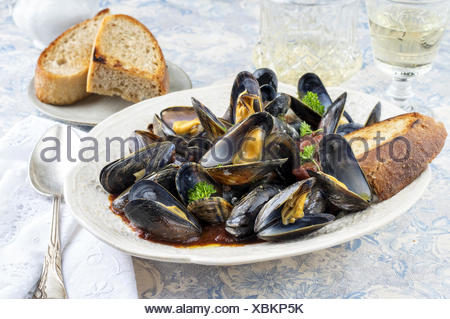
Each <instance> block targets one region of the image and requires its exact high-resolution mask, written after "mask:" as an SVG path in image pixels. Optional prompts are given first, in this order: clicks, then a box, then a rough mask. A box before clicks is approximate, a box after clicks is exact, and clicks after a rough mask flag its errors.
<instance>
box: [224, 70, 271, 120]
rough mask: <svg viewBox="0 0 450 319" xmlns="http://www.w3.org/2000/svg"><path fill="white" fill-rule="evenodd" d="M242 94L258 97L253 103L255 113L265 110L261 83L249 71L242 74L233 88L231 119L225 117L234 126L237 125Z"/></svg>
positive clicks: (237, 77)
mask: <svg viewBox="0 0 450 319" xmlns="http://www.w3.org/2000/svg"><path fill="white" fill-rule="evenodd" d="M242 94H247V95H252V96H254V97H257V99H256V100H254V102H253V110H252V111H253V113H256V112H261V111H262V110H263V106H262V105H261V103H262V101H261V90H260V89H259V83H258V81H257V80H256V79H255V77H254V76H253V75H252V74H251V73H250V72H247V71H243V72H240V73H239V74H238V75H237V76H236V79H235V80H234V83H233V87H232V88H231V97H230V107H229V108H230V112H229V114H230V118H229V119H228V118H227V116H226V115H224V117H225V119H226V120H229V121H230V122H231V123H232V124H235V123H236V122H237V121H236V107H237V104H238V101H239V99H240V98H241V95H242ZM258 99H259V100H258Z"/></svg>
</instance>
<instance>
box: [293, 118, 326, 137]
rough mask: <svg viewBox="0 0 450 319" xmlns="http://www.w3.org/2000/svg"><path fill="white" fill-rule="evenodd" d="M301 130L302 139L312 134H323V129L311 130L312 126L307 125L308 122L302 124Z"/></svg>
mask: <svg viewBox="0 0 450 319" xmlns="http://www.w3.org/2000/svg"><path fill="white" fill-rule="evenodd" d="M299 130H300V137H303V136H306V135H309V134H312V133H316V132H322V131H323V129H321V128H319V129H317V130H315V131H313V130H312V129H311V126H309V124H308V123H306V122H302V123H301V124H300V129H299Z"/></svg>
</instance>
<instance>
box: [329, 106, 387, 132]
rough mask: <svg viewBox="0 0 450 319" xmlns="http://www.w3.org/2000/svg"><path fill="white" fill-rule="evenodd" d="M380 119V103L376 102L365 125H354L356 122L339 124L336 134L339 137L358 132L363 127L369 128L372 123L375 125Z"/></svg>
mask: <svg viewBox="0 0 450 319" xmlns="http://www.w3.org/2000/svg"><path fill="white" fill-rule="evenodd" d="M380 117H381V103H380V102H378V103H377V104H376V105H375V106H374V107H373V109H372V111H371V112H370V114H369V116H368V117H367V120H366V122H365V124H364V125H363V124H360V123H356V122H351V123H345V124H341V125H339V126H338V128H337V131H336V133H338V134H339V135H342V136H344V135H346V134H349V133H351V132H354V131H356V130H359V129H361V128H363V127H365V126H369V125H372V124H374V123H377V122H379V121H380Z"/></svg>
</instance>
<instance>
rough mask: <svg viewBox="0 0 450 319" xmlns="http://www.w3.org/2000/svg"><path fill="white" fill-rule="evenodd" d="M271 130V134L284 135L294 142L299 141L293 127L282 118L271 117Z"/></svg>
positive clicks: (297, 132) (296, 131)
mask: <svg viewBox="0 0 450 319" xmlns="http://www.w3.org/2000/svg"><path fill="white" fill-rule="evenodd" d="M272 120H273V129H272V132H274V133H276V132H279V133H284V134H287V135H289V136H290V137H292V138H293V139H294V140H298V139H300V134H299V131H298V130H297V129H295V127H294V126H292V125H289V124H288V123H286V122H285V121H284V120H283V119H282V118H281V119H280V118H278V117H273V119H272Z"/></svg>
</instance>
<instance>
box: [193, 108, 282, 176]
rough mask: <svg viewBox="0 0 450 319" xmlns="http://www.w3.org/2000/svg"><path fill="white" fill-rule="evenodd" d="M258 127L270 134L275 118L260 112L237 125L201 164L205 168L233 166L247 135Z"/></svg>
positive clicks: (206, 155)
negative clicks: (233, 160) (233, 159)
mask: <svg viewBox="0 0 450 319" xmlns="http://www.w3.org/2000/svg"><path fill="white" fill-rule="evenodd" d="M256 127H261V128H262V129H264V131H265V132H266V133H267V134H268V133H269V132H270V131H271V130H272V128H273V117H272V116H271V115H270V114H269V113H266V112H259V113H256V114H253V115H251V116H250V117H248V118H247V119H246V120H244V121H242V122H241V123H239V124H237V125H235V126H234V127H233V128H232V129H231V130H229V131H228V132H227V134H225V135H224V136H223V137H222V138H221V139H220V140H218V141H217V142H216V143H215V144H214V145H213V146H212V147H211V148H210V149H209V150H208V152H206V154H205V155H204V156H203V157H202V159H201V163H200V164H201V165H202V166H203V167H205V168H210V167H215V166H217V165H227V164H231V161H232V158H233V155H234V154H235V153H236V152H237V151H238V150H239V149H240V147H241V143H242V142H243V141H244V138H245V136H246V133H247V132H249V131H250V130H252V129H253V128H256Z"/></svg>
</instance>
